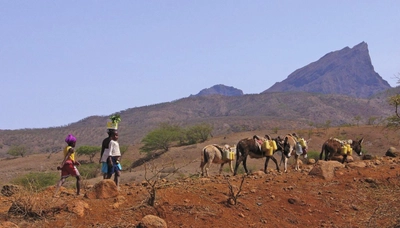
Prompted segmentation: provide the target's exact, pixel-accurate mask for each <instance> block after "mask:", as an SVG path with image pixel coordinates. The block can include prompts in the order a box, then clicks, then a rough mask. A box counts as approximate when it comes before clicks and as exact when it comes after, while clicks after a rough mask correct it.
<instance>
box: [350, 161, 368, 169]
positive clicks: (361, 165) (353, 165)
mask: <svg viewBox="0 0 400 228" xmlns="http://www.w3.org/2000/svg"><path fill="white" fill-rule="evenodd" d="M347 166H348V167H350V168H365V167H367V164H366V163H365V162H363V161H359V162H352V163H349V164H347Z"/></svg>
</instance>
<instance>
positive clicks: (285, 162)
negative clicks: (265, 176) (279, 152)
mask: <svg viewBox="0 0 400 228" xmlns="http://www.w3.org/2000/svg"><path fill="white" fill-rule="evenodd" d="M283 160H284V162H283V167H284V171H285V173H287V171H288V170H287V163H288V160H289V158H287V157H286V156H285V157H284V159H283Z"/></svg>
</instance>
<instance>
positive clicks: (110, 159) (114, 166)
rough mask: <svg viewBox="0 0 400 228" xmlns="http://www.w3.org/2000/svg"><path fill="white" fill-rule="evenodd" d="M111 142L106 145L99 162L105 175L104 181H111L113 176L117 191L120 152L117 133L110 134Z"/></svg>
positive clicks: (119, 174)
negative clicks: (101, 163) (106, 147)
mask: <svg viewBox="0 0 400 228" xmlns="http://www.w3.org/2000/svg"><path fill="white" fill-rule="evenodd" d="M110 135H111V140H110V143H109V145H108V149H106V150H104V153H103V156H102V157H101V162H103V166H102V172H103V174H104V175H105V179H111V177H112V175H113V174H114V182H115V184H116V185H117V187H118V189H119V181H120V177H121V170H122V167H121V164H120V159H121V151H120V148H119V143H118V131H112V132H111V134H110ZM105 164H106V166H107V172H105V171H106V169H105Z"/></svg>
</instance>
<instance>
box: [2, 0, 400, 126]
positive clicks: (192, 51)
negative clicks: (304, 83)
mask: <svg viewBox="0 0 400 228" xmlns="http://www.w3.org/2000/svg"><path fill="white" fill-rule="evenodd" d="M399 22H400V1H398V0H392V1H388V0H379V1H377V0H373V1H371V0H362V1H361V0H352V1H348V0H335V1H333V0H331V1H320V0H315V1H314V0H313V1H311V0H304V1H297V0H291V1H287V0H252V1H244V0H241V1H239V0H217V1H215V0H202V1H194V0H192V1H190V0H189V1H187V0H179V1H173V0H162V1H161V0H159V1H155V0H135V1H130V0H129V1H127V0H119V1H98V0H96V1H91V0H85V1H76V0H75V1H53V0H47V1H43V0H37V1H30V0H25V1H20V0H13V1H9V0H0V88H1V89H0V96H1V100H0V129H11V130H15V129H26V128H48V127H59V126H65V125H68V124H70V123H74V122H77V121H79V120H81V119H84V118H86V117H89V116H108V115H111V114H113V113H116V112H119V111H123V110H126V109H129V108H135V107H142V106H146V105H152V104H159V103H163V102H170V101H174V100H177V99H180V98H184V97H188V96H190V95H191V94H197V93H198V92H200V91H201V90H202V89H206V88H210V87H212V86H214V85H217V84H223V85H226V86H233V87H235V88H237V89H241V90H242V91H243V93H245V94H258V93H261V92H263V91H264V90H266V89H268V88H269V87H271V86H272V85H273V84H274V83H276V82H280V81H283V80H285V79H286V78H287V77H288V76H289V75H290V74H291V73H292V72H293V71H295V70H296V69H299V68H301V67H304V66H306V65H308V64H309V63H312V62H315V61H317V60H318V59H320V58H321V57H322V56H324V55H325V54H327V53H329V52H333V51H337V50H340V49H343V48H345V47H350V48H352V47H354V46H355V45H357V44H359V43H361V42H366V43H367V44H368V49H369V54H370V57H371V61H372V65H373V66H374V69H375V71H376V72H377V73H378V74H379V75H380V76H381V77H382V78H383V79H384V80H386V81H387V82H388V83H389V84H390V85H391V86H392V87H395V86H397V78H396V76H399V74H400V42H399V40H400V23H399ZM122 122H123V120H122ZM122 122H121V123H122Z"/></svg>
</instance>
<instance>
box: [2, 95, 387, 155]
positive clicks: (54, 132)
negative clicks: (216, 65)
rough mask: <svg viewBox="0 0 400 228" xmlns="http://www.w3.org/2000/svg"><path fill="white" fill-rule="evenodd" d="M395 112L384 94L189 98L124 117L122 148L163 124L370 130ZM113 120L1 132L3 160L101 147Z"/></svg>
mask: <svg viewBox="0 0 400 228" xmlns="http://www.w3.org/2000/svg"><path fill="white" fill-rule="evenodd" d="M393 112H394V110H393V108H392V107H391V106H389V105H388V103H387V97H386V95H385V94H384V93H382V94H381V95H380V96H377V97H375V98H371V99H364V98H354V97H349V96H345V95H335V94H329V95H326V94H312V93H306V92H287V93H264V94H252V95H243V96H221V95H209V96H198V97H187V98H183V99H180V100H176V101H173V102H167V103H161V104H156V105H150V106H143V107H138V108H130V109H127V110H124V111H121V112H119V114H120V115H121V118H122V121H121V123H120V127H119V130H120V139H119V141H120V144H121V145H132V144H137V143H140V141H141V140H142V138H143V137H144V136H145V135H146V134H148V133H149V132H150V131H151V130H153V129H155V128H157V127H158V126H159V124H160V123H165V122H168V123H173V124H178V125H180V126H183V127H184V126H193V125H195V124H199V123H207V124H211V125H212V126H213V129H214V130H213V135H222V134H228V133H231V132H243V131H254V130H265V131H266V132H271V129H294V128H302V129H304V128H307V127H310V128H312V127H317V126H319V127H322V126H326V124H327V123H329V126H340V125H346V124H367V123H368V122H370V120H374V123H375V124H376V123H378V122H380V121H383V120H384V119H385V118H386V117H388V116H389V115H392V114H393ZM107 120H108V117H107V116H92V117H88V118H85V119H83V120H81V121H78V122H76V123H73V124H70V125H68V126H65V127H57V128H48V129H23V130H13V131H11V130H0V145H2V147H1V148H0V156H2V155H4V154H5V153H6V151H7V149H8V148H9V147H10V146H11V145H26V146H27V147H28V148H29V150H30V151H31V152H53V151H58V150H60V149H61V147H63V146H64V144H65V143H64V138H65V136H66V135H67V134H69V133H72V134H74V135H76V136H77V138H78V139H79V145H97V146H99V145H100V143H101V141H102V139H103V138H104V137H106V122H107Z"/></svg>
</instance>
